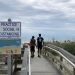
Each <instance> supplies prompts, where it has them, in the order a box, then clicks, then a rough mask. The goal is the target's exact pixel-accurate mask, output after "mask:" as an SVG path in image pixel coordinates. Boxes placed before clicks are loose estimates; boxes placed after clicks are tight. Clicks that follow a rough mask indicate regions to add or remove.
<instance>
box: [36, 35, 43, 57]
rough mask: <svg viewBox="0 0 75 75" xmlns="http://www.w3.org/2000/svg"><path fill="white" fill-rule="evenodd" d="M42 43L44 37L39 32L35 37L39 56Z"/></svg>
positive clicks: (39, 55)
mask: <svg viewBox="0 0 75 75" xmlns="http://www.w3.org/2000/svg"><path fill="white" fill-rule="evenodd" d="M43 44H44V39H43V37H41V34H39V37H38V38H37V47H38V57H41V50H42V47H43Z"/></svg>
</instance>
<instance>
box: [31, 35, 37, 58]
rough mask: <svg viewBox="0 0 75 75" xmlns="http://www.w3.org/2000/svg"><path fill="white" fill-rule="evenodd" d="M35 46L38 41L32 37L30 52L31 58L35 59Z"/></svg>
mask: <svg viewBox="0 0 75 75" xmlns="http://www.w3.org/2000/svg"><path fill="white" fill-rule="evenodd" d="M35 45H36V41H35V39H34V36H32V38H31V40H30V51H31V57H32V58H33V57H34V52H35Z"/></svg>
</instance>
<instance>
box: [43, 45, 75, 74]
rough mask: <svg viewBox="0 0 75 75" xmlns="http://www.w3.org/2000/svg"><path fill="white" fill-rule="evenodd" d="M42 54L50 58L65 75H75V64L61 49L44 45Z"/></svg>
mask: <svg viewBox="0 0 75 75" xmlns="http://www.w3.org/2000/svg"><path fill="white" fill-rule="evenodd" d="M42 54H43V56H44V57H46V58H47V59H48V60H50V61H51V62H52V63H53V64H54V66H55V67H56V68H57V69H58V70H59V71H60V72H61V74H63V75H75V64H74V63H73V62H72V61H71V60H69V59H68V58H67V57H66V56H64V54H62V53H61V52H60V51H59V50H57V49H55V48H52V47H49V46H44V48H43V50H42Z"/></svg>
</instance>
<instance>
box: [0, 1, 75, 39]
mask: <svg viewBox="0 0 75 75" xmlns="http://www.w3.org/2000/svg"><path fill="white" fill-rule="evenodd" d="M0 8H1V9H0V21H4V20H5V21H7V19H8V18H11V19H12V21H21V22H22V37H23V38H25V37H26V38H27V39H28V38H30V37H31V35H33V34H34V35H37V34H38V33H40V32H41V33H42V34H43V35H44V36H48V38H50V37H51V38H52V37H56V38H59V37H60V38H62V37H63V38H66V37H70V38H72V37H71V35H72V36H73V37H75V35H74V31H75V0H7V1H5V0H0ZM66 31H67V32H66ZM26 34H28V35H26ZM46 38H47V37H46Z"/></svg>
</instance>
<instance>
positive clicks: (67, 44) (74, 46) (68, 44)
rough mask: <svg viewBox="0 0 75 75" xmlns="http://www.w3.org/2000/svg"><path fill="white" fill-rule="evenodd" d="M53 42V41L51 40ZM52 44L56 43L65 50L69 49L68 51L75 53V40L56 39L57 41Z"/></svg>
mask: <svg viewBox="0 0 75 75" xmlns="http://www.w3.org/2000/svg"><path fill="white" fill-rule="evenodd" d="M49 43H51V42H49ZM51 44H53V45H56V46H58V47H61V48H63V49H65V50H67V51H68V52H70V53H71V54H73V55H75V42H72V41H69V40H68V41H64V42H62V43H61V42H58V41H55V42H52V43H51Z"/></svg>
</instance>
